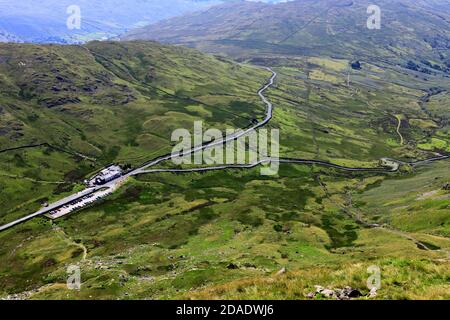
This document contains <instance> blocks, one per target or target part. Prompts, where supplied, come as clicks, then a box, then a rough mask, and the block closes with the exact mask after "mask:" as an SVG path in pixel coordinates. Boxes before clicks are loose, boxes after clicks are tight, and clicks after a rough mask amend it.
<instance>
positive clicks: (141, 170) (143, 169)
mask: <svg viewBox="0 0 450 320" xmlns="http://www.w3.org/2000/svg"><path fill="white" fill-rule="evenodd" d="M264 69H266V70H268V71H270V72H271V73H272V76H271V77H270V79H269V81H268V82H267V83H266V84H265V85H264V86H263V87H262V88H261V89H259V91H258V95H259V97H260V98H261V100H262V102H263V103H264V104H265V105H266V107H267V109H266V117H265V118H264V119H263V120H261V121H259V122H258V123H256V124H254V125H253V126H251V127H249V128H247V129H245V130H240V131H237V132H235V133H233V134H231V135H228V136H226V137H224V138H223V139H220V140H217V141H212V142H210V143H208V144H203V145H201V146H196V147H193V148H192V149H190V150H188V151H180V152H178V153H174V154H172V153H171V154H167V155H164V156H161V157H158V158H156V159H153V160H151V161H149V162H147V163H144V164H143V165H142V166H140V167H138V168H136V169H133V170H132V171H130V172H128V173H127V174H125V175H123V176H122V177H120V178H117V179H115V180H113V181H111V182H109V183H107V184H105V185H102V186H96V187H91V188H87V189H85V190H83V191H81V192H79V193H76V194H73V195H71V196H69V197H66V198H64V199H61V200H59V201H57V202H55V203H52V204H51V205H49V206H47V207H45V208H42V209H41V210H39V211H37V212H35V213H32V214H30V215H28V216H25V217H23V218H20V219H17V220H15V221H13V222H10V223H8V224H5V225H3V226H0V232H1V231H4V230H7V229H9V228H12V227H14V226H16V225H18V224H21V223H24V222H26V221H28V220H30V219H33V218H35V217H37V216H41V215H44V214H46V213H49V212H51V211H53V210H55V209H58V208H60V207H62V206H65V205H68V204H70V203H72V202H74V201H75V200H78V199H80V198H83V197H85V196H87V195H91V194H93V193H96V192H98V191H100V190H102V189H115V188H117V186H119V185H120V184H122V183H123V182H124V181H125V180H126V179H127V178H129V177H132V176H137V175H140V174H149V173H163V172H171V173H193V172H207V171H214V170H226V169H251V168H255V167H257V166H259V165H263V164H269V163H271V162H278V163H290V164H302V165H318V166H324V167H329V168H334V169H338V170H343V171H349V172H378V173H389V172H396V171H398V169H389V168H386V167H379V168H351V167H345V166H341V165H337V164H333V163H330V162H326V161H321V160H308V159H294V158H266V159H262V160H260V161H258V162H256V163H253V164H244V165H222V166H209V167H204V168H189V169H151V168H152V167H154V166H156V165H158V164H160V163H162V162H164V161H168V160H172V159H174V158H179V157H184V156H186V155H189V154H193V153H196V152H198V151H202V150H206V149H209V148H212V147H215V146H218V145H223V144H225V143H227V142H229V141H233V140H237V139H238V138H240V137H243V136H246V135H248V134H249V133H251V132H253V131H255V130H257V129H258V128H261V127H263V126H265V125H266V124H268V123H269V122H270V120H272V117H273V105H272V103H271V102H270V101H269V100H268V99H267V98H266V97H265V96H264V92H265V91H266V90H267V89H269V88H270V87H271V86H273V84H274V82H275V79H276V78H277V76H278V75H277V73H276V72H275V71H273V70H272V69H271V68H267V67H265V68H264ZM449 158H450V156H441V157H436V158H433V159H428V160H423V161H417V162H411V163H406V162H401V161H397V160H393V159H390V160H392V161H395V162H397V163H401V164H408V165H411V166H418V165H424V164H428V163H431V162H434V161H440V160H445V159H449Z"/></svg>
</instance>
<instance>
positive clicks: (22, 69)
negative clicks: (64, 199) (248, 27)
mask: <svg viewBox="0 0 450 320" xmlns="http://www.w3.org/2000/svg"><path fill="white" fill-rule="evenodd" d="M267 75H268V72H266V71H264V70H260V69H258V68H251V67H245V66H240V65H236V64H233V63H231V62H230V61H227V60H223V61H220V60H218V59H215V58H213V57H210V56H207V55H204V54H202V53H200V52H197V51H195V50H191V49H186V48H178V47H169V46H164V45H160V44H157V43H152V42H133V43H116V42H92V43H89V44H88V45H86V46H54V45H49V46H40V45H29V44H1V45H0V145H1V150H0V158H1V160H2V161H1V162H2V164H1V165H0V174H3V175H4V176H5V178H3V177H2V179H1V181H0V190H2V192H1V194H0V204H1V205H2V207H3V209H4V211H3V212H2V216H1V217H0V220H2V222H4V221H7V220H11V219H12V218H13V217H14V216H20V215H23V213H26V212H30V211H34V210H35V209H36V208H38V207H39V205H40V204H42V203H43V202H45V201H46V200H45V199H48V198H49V197H53V196H55V195H57V196H58V195H59V196H60V195H61V194H62V193H63V192H68V191H70V190H71V189H72V188H73V187H74V185H76V184H77V183H80V182H82V181H83V179H85V178H86V175H88V174H89V173H90V172H92V171H95V170H96V169H98V168H101V167H103V166H105V165H107V164H108V163H111V162H120V163H129V164H131V165H134V166H135V165H138V164H141V163H143V162H145V161H147V160H149V159H151V158H153V157H156V156H159V155H161V154H164V153H167V152H170V151H171V145H172V142H171V141H170V138H171V133H172V132H173V131H174V130H175V129H178V128H186V129H191V128H192V126H193V122H194V121H196V120H202V121H204V123H205V126H207V125H211V126H215V127H216V128H222V127H224V126H232V127H238V128H241V127H246V126H248V125H249V124H250V123H251V121H252V119H253V118H254V117H257V116H260V115H261V114H262V113H263V112H264V106H261V104H260V101H259V99H258V97H257V96H256V94H255V92H256V91H257V89H258V88H259V87H260V85H261V83H262V82H264V81H265V79H266V77H267ZM236 105H239V107H240V108H239V112H237V110H236ZM42 143H48V144H50V145H52V146H54V147H57V148H59V149H58V150H55V149H51V148H47V147H43V148H30V149H21V150H17V151H11V152H4V153H3V152H1V151H3V150H5V149H10V148H17V147H21V146H31V145H37V144H42ZM61 150H64V151H67V153H64V152H63V153H61ZM76 154H83V155H85V156H87V157H88V158H90V159H96V161H94V162H93V161H87V160H86V159H84V160H83V159H80V157H77V156H74V155H76ZM80 160H83V161H80ZM55 162H56V163H55ZM21 177H24V178H26V179H21ZM29 179H31V180H29ZM33 181H34V182H36V181H40V182H41V183H35V184H33ZM45 181H48V182H55V183H53V184H52V183H45ZM57 182H59V183H57ZM30 185H32V186H33V187H31V186H30ZM22 188H23V191H24V192H18V190H22ZM26 190H28V191H26ZM30 190H33V191H30ZM43 199H44V200H43ZM28 201H30V202H28ZM23 204H25V205H23ZM19 205H20V207H17V206H19Z"/></svg>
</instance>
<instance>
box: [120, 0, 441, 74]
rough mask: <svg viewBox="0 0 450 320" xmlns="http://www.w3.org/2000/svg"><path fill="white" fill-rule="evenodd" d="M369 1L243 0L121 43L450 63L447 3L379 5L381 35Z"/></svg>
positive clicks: (157, 26)
mask: <svg viewBox="0 0 450 320" xmlns="http://www.w3.org/2000/svg"><path fill="white" fill-rule="evenodd" d="M372 2H373V1H368V0H354V1H351V0H341V1H336V0H299V1H293V2H287V3H279V4H275V5H270V4H265V3H261V2H248V1H240V2H233V3H227V4H223V5H219V6H215V7H213V8H210V9H209V10H206V11H204V12H200V13H193V14H189V15H185V16H183V17H178V18H173V19H169V20H166V21H162V22H159V23H156V24H153V25H151V26H148V27H144V28H140V29H137V30H133V31H131V32H129V33H127V34H126V35H124V36H122V37H121V38H122V39H125V40H133V39H152V40H157V41H162V42H166V43H172V44H182V45H187V46H191V47H196V48H199V49H202V50H204V51H208V52H217V53H219V52H226V53H228V54H230V55H232V56H235V57H241V58H246V57H248V56H254V55H255V54H263V55H264V54H267V53H270V54H273V53H276V54H282V55H334V56H336V57H346V58H348V57H360V58H363V59H364V58H366V59H370V58H377V59H383V60H388V61H391V62H392V61H395V62H399V61H401V63H403V64H404V63H405V62H406V61H408V60H419V61H420V60H429V61H433V63H438V64H440V65H441V66H442V67H445V65H447V67H448V64H449V63H450V61H449V51H450V14H449V10H450V5H449V3H448V1H442V0H435V1H430V2H429V1H418V2H416V1H412V0H399V1H388V0H380V1H377V4H378V5H379V6H380V8H381V13H382V20H381V21H382V24H381V30H369V29H368V28H367V20H368V18H369V14H367V8H368V6H369V5H370V4H372Z"/></svg>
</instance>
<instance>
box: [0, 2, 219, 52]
mask: <svg viewBox="0 0 450 320" xmlns="http://www.w3.org/2000/svg"><path fill="white" fill-rule="evenodd" d="M218 3H220V1H219V0H170V1H159V0H127V1H120V0H104V1H101V2H100V1H89V0H79V1H76V2H74V1H72V0H45V1H40V2H39V5H37V4H36V1H33V0H21V1H12V0H0V30H1V29H3V30H4V31H5V33H6V32H7V33H9V34H11V35H14V36H13V37H5V38H3V41H11V42H16V41H15V38H17V39H22V40H23V41H25V42H34V43H76V42H83V41H89V40H100V39H103V38H109V37H111V36H115V35H118V34H121V33H123V32H126V31H127V30H129V29H131V28H135V27H138V26H143V25H146V24H150V23H155V22H157V21H160V20H162V19H167V18H170V17H174V16H177V15H181V14H184V13H188V12H192V11H195V10H201V9H204V8H207V7H208V6H210V5H212V4H218ZM74 4H76V5H78V6H79V7H80V9H81V16H82V23H81V29H80V30H69V29H68V28H67V26H66V21H67V18H68V17H69V14H67V8H68V7H69V6H70V5H74ZM0 34H1V31H0ZM1 39H2V37H1V35H0V41H1Z"/></svg>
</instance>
